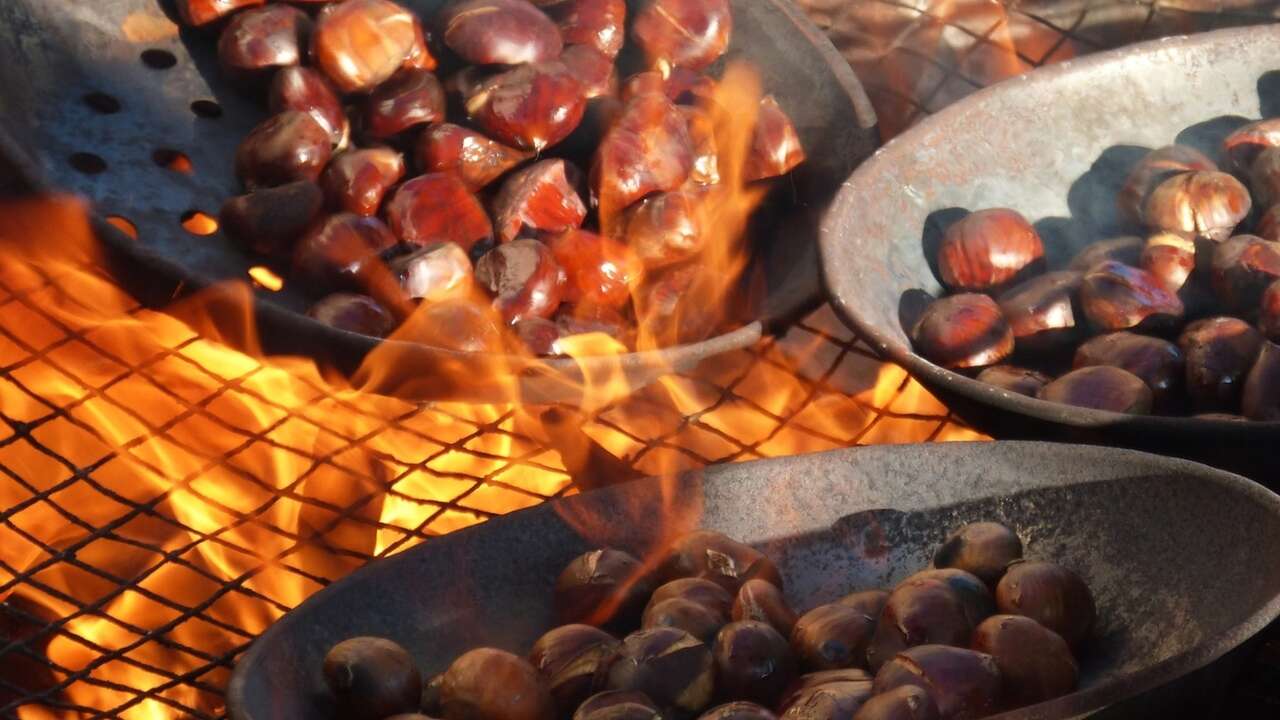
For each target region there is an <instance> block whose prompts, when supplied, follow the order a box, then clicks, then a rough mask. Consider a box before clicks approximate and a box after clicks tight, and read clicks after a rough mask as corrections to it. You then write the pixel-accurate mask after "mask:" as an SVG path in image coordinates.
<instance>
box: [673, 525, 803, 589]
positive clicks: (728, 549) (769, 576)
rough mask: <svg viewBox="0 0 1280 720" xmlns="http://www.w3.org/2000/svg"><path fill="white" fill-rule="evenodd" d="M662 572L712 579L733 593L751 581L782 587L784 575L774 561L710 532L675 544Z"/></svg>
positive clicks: (745, 546)
mask: <svg viewBox="0 0 1280 720" xmlns="http://www.w3.org/2000/svg"><path fill="white" fill-rule="evenodd" d="M659 572H661V574H662V575H663V577H666V578H668V579H675V578H682V577H697V578H703V579H706V580H710V581H712V582H714V583H716V584H717V585H719V586H720V587H722V588H724V589H725V590H728V591H729V593H730V594H733V593H737V592H738V589H739V588H740V587H742V583H744V582H746V581H748V580H750V579H752V578H760V579H762V580H767V581H769V582H771V583H773V584H774V586H775V587H779V588H781V587H782V575H781V574H780V573H779V572H778V568H777V566H776V565H774V564H773V561H772V560H770V559H769V558H767V557H765V555H764V554H763V553H761V552H760V551H758V550H756V549H755V548H753V547H751V546H749V545H744V544H742V543H740V542H738V541H737V540H733V539H731V538H729V537H726V536H725V535H722V534H721V533H718V532H713V531H710V530H697V531H694V532H691V533H689V534H688V535H685V536H684V537H682V538H680V539H678V540H676V541H675V542H674V543H672V545H671V547H669V548H667V556H666V558H665V560H664V561H663V563H662V568H661V570H660V571H659Z"/></svg>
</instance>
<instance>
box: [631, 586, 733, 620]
mask: <svg viewBox="0 0 1280 720" xmlns="http://www.w3.org/2000/svg"><path fill="white" fill-rule="evenodd" d="M672 598H683V599H686V600H692V601H693V602H696V603H698V604H700V605H705V606H707V607H708V608H710V609H712V610H714V611H715V613H716V614H717V615H726V616H727V615H728V613H729V610H730V607H731V605H732V604H733V596H732V595H730V594H729V591H727V590H725V589H724V588H723V587H721V586H720V585H718V584H716V583H714V582H712V581H710V580H706V579H703V578H700V577H686V578H679V579H676V580H672V581H670V582H666V583H663V584H662V585H659V586H658V589H657V590H654V591H653V595H652V596H651V597H650V598H649V606H650V607H652V606H654V605H657V604H658V603H660V602H663V601H665V600H670V599H672Z"/></svg>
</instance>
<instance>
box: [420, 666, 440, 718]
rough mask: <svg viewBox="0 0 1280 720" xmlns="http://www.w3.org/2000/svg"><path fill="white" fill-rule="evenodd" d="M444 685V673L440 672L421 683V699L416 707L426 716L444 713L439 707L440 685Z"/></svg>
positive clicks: (438, 715)
mask: <svg viewBox="0 0 1280 720" xmlns="http://www.w3.org/2000/svg"><path fill="white" fill-rule="evenodd" d="M442 685H444V673H440V674H439V675H436V676H435V677H433V678H431V679H430V680H428V681H427V682H426V683H424V684H423V685H422V700H421V701H420V702H419V704H418V709H419V710H420V711H421V712H422V714H423V715H426V716H427V717H434V718H438V717H440V716H441V715H442V714H443V713H444V708H442V707H440V687H441V686H442Z"/></svg>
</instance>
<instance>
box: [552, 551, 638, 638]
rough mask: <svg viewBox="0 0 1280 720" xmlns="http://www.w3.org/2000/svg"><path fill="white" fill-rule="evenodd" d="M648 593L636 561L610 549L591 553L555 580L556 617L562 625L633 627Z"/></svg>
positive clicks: (574, 563) (583, 555) (575, 561)
mask: <svg viewBox="0 0 1280 720" xmlns="http://www.w3.org/2000/svg"><path fill="white" fill-rule="evenodd" d="M650 591H651V586H650V585H649V581H648V578H647V577H646V576H645V574H644V568H643V566H642V565H641V564H640V561H639V560H637V559H635V558H634V557H632V556H631V555H630V554H628V553H626V552H623V551H622V550H615V549H613V548H603V549H600V550H592V551H591V552H588V553H583V554H582V555H579V556H578V557H576V558H574V560H573V561H572V562H570V563H569V564H568V565H567V566H566V567H565V569H564V570H563V571H562V572H561V573H560V577H559V578H557V579H556V589H555V607H556V615H557V617H559V618H560V622H562V623H585V624H589V625H596V626H607V625H615V624H616V625H622V626H625V625H631V626H634V624H635V623H636V621H637V620H639V618H640V611H641V609H643V608H644V604H645V601H646V599H647V598H648V596H649V593H650Z"/></svg>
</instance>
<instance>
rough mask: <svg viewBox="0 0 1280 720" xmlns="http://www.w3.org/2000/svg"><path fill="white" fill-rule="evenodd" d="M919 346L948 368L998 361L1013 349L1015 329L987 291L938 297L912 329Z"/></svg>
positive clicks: (976, 365) (982, 364)
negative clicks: (984, 292)
mask: <svg viewBox="0 0 1280 720" xmlns="http://www.w3.org/2000/svg"><path fill="white" fill-rule="evenodd" d="M911 339H912V342H913V343H915V347H916V350H917V351H918V352H919V353H920V354H921V355H923V356H925V357H926V358H928V359H929V360H932V361H933V362H935V363H937V364H939V365H941V366H943V367H946V368H970V367H983V366H986V365H994V364H996V363H998V362H1000V361H1001V360H1003V359H1005V358H1006V357H1009V354H1010V353H1012V352H1013V342H1014V341H1013V329H1012V328H1010V327H1009V322H1008V321H1007V320H1005V317H1004V313H1002V312H1001V311H1000V306H999V305H997V304H996V301H995V300H992V299H991V298H990V297H988V296H987V295H979V294H976V293H962V294H959V295H951V296H948V297H944V298H942V299H940V300H935V301H934V302H932V303H930V304H929V307H928V308H926V309H925V311H924V314H923V315H922V316H921V317H920V320H919V322H917V323H916V326H915V328H913V329H912V331H911Z"/></svg>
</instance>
